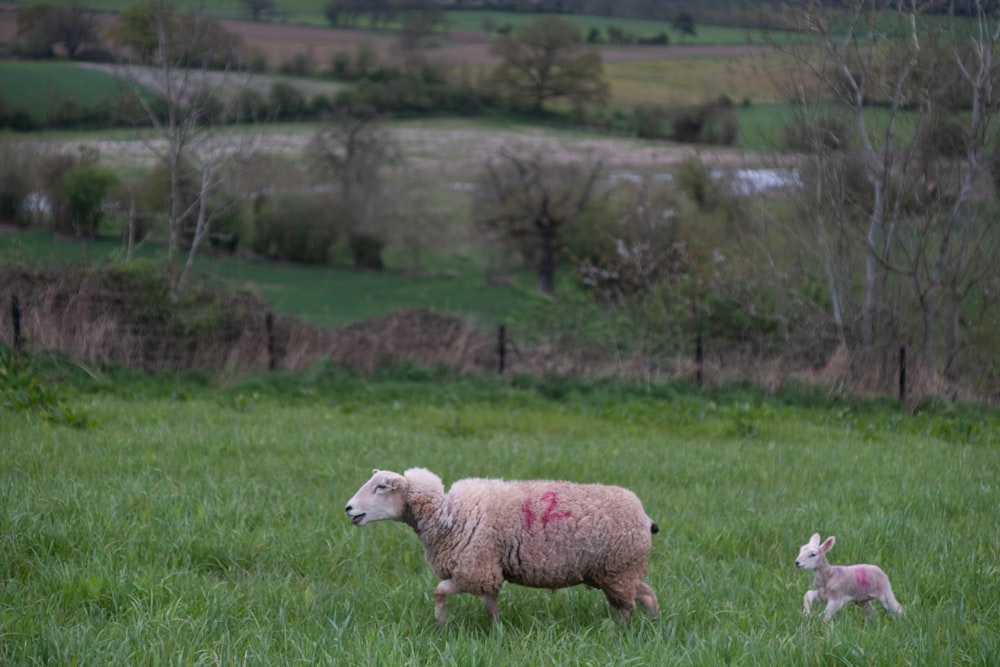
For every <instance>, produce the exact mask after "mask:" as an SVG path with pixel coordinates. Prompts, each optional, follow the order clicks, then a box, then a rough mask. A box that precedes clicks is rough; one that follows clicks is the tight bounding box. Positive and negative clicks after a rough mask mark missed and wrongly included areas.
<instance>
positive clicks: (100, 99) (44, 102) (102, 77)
mask: <svg viewBox="0 0 1000 667" xmlns="http://www.w3.org/2000/svg"><path fill="white" fill-rule="evenodd" d="M120 95H121V91H120V88H119V84H118V82H117V81H116V79H115V77H114V76H112V75H110V74H107V73H105V72H98V71H93V70H86V69H81V68H80V67H78V66H77V65H75V64H72V63H66V62H20V61H0V97H2V98H3V101H4V106H5V107H6V108H7V109H21V110H23V111H26V112H27V113H29V114H30V115H31V116H32V118H34V119H36V120H42V119H45V118H47V117H49V116H50V115H52V114H54V113H56V112H57V111H58V110H59V108H60V107H62V106H63V105H65V104H67V103H72V104H75V105H78V106H82V107H95V106H98V105H102V104H112V103H115V102H117V100H118V99H119V98H120Z"/></svg>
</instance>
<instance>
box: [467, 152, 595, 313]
mask: <svg viewBox="0 0 1000 667" xmlns="http://www.w3.org/2000/svg"><path fill="white" fill-rule="evenodd" d="M602 172H603V164H602V162H601V161H599V160H598V161H587V160H579V161H565V162H557V161H554V160H551V159H548V158H546V157H545V156H543V155H542V154H541V153H533V154H531V155H519V154H517V153H514V152H512V151H509V150H506V149H502V150H501V151H500V152H499V153H498V154H497V156H496V157H495V158H494V159H491V160H489V161H488V162H487V163H486V165H485V167H484V168H483V171H482V173H481V174H480V176H479V179H478V182H477V184H476V191H475V198H474V203H473V207H474V216H475V218H476V219H477V220H478V221H479V224H480V225H481V226H482V227H483V228H484V229H486V230H487V231H488V232H490V233H492V234H495V235H497V236H499V238H500V240H501V242H503V243H506V244H509V245H513V246H515V247H517V248H518V249H519V250H520V251H521V252H522V254H523V255H525V257H526V259H529V260H530V259H532V255H534V256H535V257H534V259H535V260H536V262H537V272H538V290H539V291H540V292H542V293H543V294H550V293H551V292H552V289H553V287H554V284H555V275H556V267H557V264H558V257H559V234H560V232H561V230H562V229H563V228H564V227H565V226H566V225H568V224H570V223H572V222H573V221H574V220H575V219H576V218H577V217H578V216H579V215H580V214H581V213H582V212H583V211H584V210H585V209H586V208H587V206H588V204H589V203H591V201H592V199H593V198H594V197H596V196H597V195H598V194H599V193H598V189H599V181H598V179H599V177H600V175H601V174H602Z"/></svg>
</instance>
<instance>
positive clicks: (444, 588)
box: [434, 579, 462, 625]
mask: <svg viewBox="0 0 1000 667" xmlns="http://www.w3.org/2000/svg"><path fill="white" fill-rule="evenodd" d="M461 592H462V590H461V589H460V588H459V587H458V584H456V583H455V580H454V579H445V580H443V581H442V582H441V583H439V584H438V585H437V588H435V589H434V619H435V620H436V621H437V622H438V623H440V624H441V625H444V624H445V623H447V622H448V610H447V609H446V608H445V603H446V602H447V601H448V596H449V595H454V594H455V593H461Z"/></svg>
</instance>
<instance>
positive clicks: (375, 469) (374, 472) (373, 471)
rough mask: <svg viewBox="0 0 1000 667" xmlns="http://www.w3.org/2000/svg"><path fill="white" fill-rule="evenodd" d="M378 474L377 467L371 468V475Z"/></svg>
mask: <svg viewBox="0 0 1000 667" xmlns="http://www.w3.org/2000/svg"><path fill="white" fill-rule="evenodd" d="M377 474H378V468H372V477H374V476H375V475H377Z"/></svg>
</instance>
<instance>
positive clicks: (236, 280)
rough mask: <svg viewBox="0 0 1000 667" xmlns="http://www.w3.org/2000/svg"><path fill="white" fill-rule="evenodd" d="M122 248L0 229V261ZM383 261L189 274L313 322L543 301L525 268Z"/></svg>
mask: <svg viewBox="0 0 1000 667" xmlns="http://www.w3.org/2000/svg"><path fill="white" fill-rule="evenodd" d="M122 252H123V251H122V247H121V244H120V243H118V242H117V241H116V240H114V239H110V238H102V239H98V240H94V241H88V242H75V241H71V240H67V239H57V238H53V236H52V235H51V234H50V233H48V232H43V231H34V230H29V231H22V232H16V233H6V234H3V233H0V260H4V259H6V260H8V261H31V262H36V261H37V262H64V263H65V262H69V263H74V262H100V261H103V260H105V259H111V258H116V257H120V256H121V255H122ZM161 254H162V247H160V246H154V245H145V246H142V247H141V248H140V249H139V251H138V253H137V256H139V257H150V258H152V257H157V256H160V255H161ZM388 259H389V260H390V262H389V268H388V270H386V271H381V272H376V271H357V270H354V269H353V268H350V267H349V266H348V265H331V266H323V267H310V266H298V265H292V264H285V263H280V262H271V261H265V260H253V259H243V258H236V257H227V256H221V257H218V258H213V257H211V256H210V255H203V256H200V257H199V258H198V259H197V260H196V262H195V267H194V273H195V275H197V276H198V277H199V278H202V279H203V280H204V281H205V283H206V284H207V285H210V286H219V287H228V288H242V289H248V290H250V291H252V292H255V293H257V294H259V295H260V296H261V297H263V298H264V299H265V300H266V301H267V302H268V303H269V304H270V305H271V306H272V307H273V308H274V309H275V310H276V311H277V312H279V313H282V314H286V315H291V316H294V317H296V318H299V319H301V320H303V321H306V322H309V323H312V324H316V325H320V326H339V325H343V324H348V323H350V322H355V321H359V320H364V319H368V318H371V317H377V316H380V315H386V314H388V313H391V312H394V311H397V310H400V309H403V308H415V307H427V308H434V309H437V310H442V311H447V312H454V313H459V314H462V315H466V316H469V317H472V318H474V319H477V320H479V321H480V322H481V323H482V324H484V325H487V326H494V325H498V324H501V323H505V322H510V321H512V320H515V319H517V318H519V317H522V316H523V314H524V311H525V310H526V309H535V308H544V306H545V302H546V301H547V299H546V297H544V296H541V295H539V294H538V293H537V291H536V289H535V278H534V275H533V274H532V273H531V272H530V271H524V270H522V271H518V272H515V273H514V274H513V276H512V277H513V280H512V281H511V283H510V284H509V285H495V286H494V285H487V284H486V280H485V275H486V274H485V270H484V267H483V265H482V264H481V263H480V262H479V261H478V260H477V258H475V257H466V256H443V255H442V256H435V257H431V258H428V265H427V270H426V271H425V272H423V273H420V274H417V275H414V274H413V273H410V272H408V271H406V269H405V267H404V265H403V260H399V263H397V264H394V263H393V262H392V257H391V255H390V257H389V258H388ZM562 273H563V278H565V273H566V272H565V271H564V272H562Z"/></svg>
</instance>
